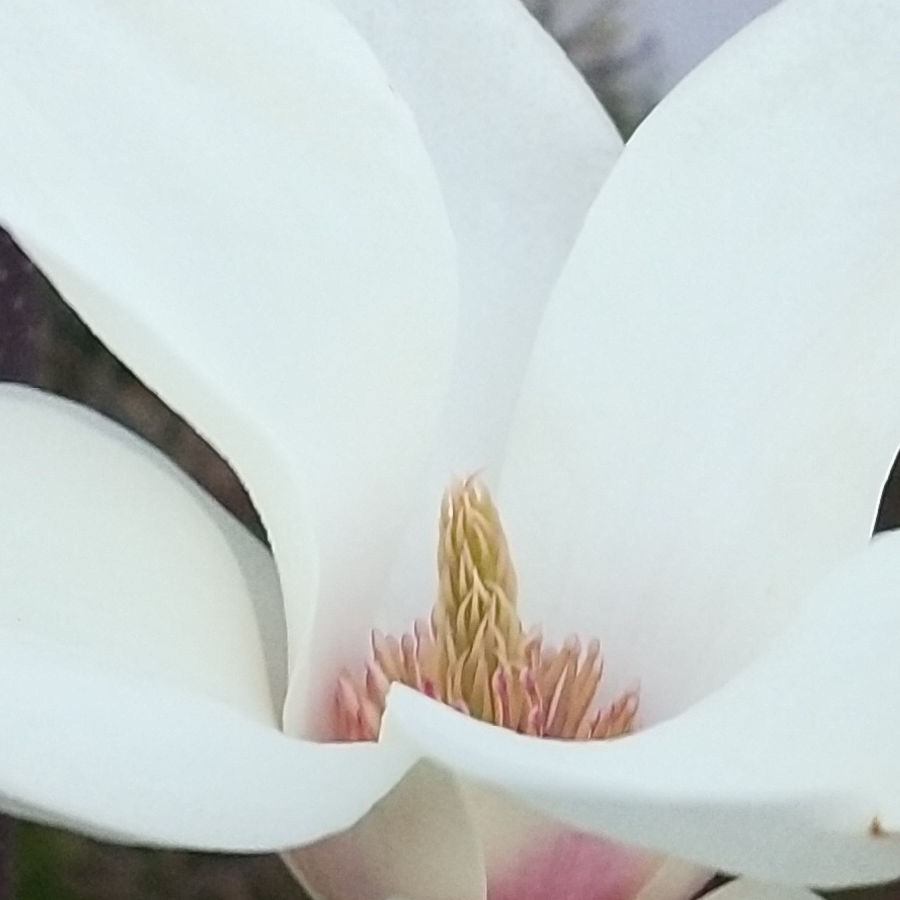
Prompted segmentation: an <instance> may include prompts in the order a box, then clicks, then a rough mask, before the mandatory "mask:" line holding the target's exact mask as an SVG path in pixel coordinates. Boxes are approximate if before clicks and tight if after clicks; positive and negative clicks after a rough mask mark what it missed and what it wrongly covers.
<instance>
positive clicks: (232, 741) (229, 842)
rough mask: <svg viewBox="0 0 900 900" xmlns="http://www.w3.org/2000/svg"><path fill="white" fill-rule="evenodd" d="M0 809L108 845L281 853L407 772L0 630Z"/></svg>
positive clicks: (397, 763) (61, 645)
mask: <svg viewBox="0 0 900 900" xmlns="http://www.w3.org/2000/svg"><path fill="white" fill-rule="evenodd" d="M0 698H2V700H0V729H2V732H3V734H4V740H3V741H2V743H0V798H2V800H0V804H2V806H3V807H4V808H7V809H10V810H12V811H14V812H15V813H16V814H17V815H25V816H28V817H31V818H35V819H38V820H40V821H44V822H49V823H52V824H55V825H58V826H63V827H67V828H74V829H77V830H79V831H83V832H86V833H88V834H92V835H94V836H96V837H99V838H101V839H104V840H116V841H123V842H128V843H140V844H152V845H163V846H176V847H191V848H195V849H206V850H225V851H232V852H256V851H271V850H281V849H284V848H285V847H289V846H294V845H295V844H297V843H305V842H309V841H315V840H317V839H319V838H321V837H323V836H324V835H326V834H330V833H333V832H336V831H341V830H344V829H346V828H348V827H349V826H350V825H352V824H353V823H354V822H355V821H356V820H357V819H359V818H360V817H361V816H362V815H364V814H365V812H366V811H367V810H368V809H369V807H371V806H372V804H373V803H375V802H376V801H377V800H378V799H379V798H380V797H381V796H382V795H384V794H385V793H387V792H388V791H390V789H391V788H392V787H393V785H394V784H395V783H396V782H397V781H398V780H399V779H400V778H401V777H402V775H403V774H404V772H405V770H406V769H407V768H408V766H409V761H408V760H407V759H406V758H405V757H404V756H403V754H402V753H400V752H398V751H397V748H386V747H380V746H379V745H377V744H356V745H328V744H313V743H308V742H305V741H298V740H294V739H292V738H289V737H286V736H285V735H283V734H282V733H281V732H280V731H279V730H278V729H277V728H275V727H272V726H267V725H264V724H262V723H260V722H258V721H254V720H253V719H251V718H248V717H247V716H246V715H244V714H243V713H240V712H237V711H235V710H234V709H232V708H229V707H228V706H227V705H224V704H222V703H219V702H216V701H214V700H210V699H208V698H206V697H203V696H202V695H200V694H199V693H196V692H190V691H185V690H182V689H178V688H172V687H169V686H168V685H166V684H165V683H163V682H162V681H161V680H150V679H146V678H141V677H139V676H137V675H135V674H134V673H132V672H129V671H128V670H127V668H124V667H121V666H118V665H109V664H107V663H106V662H105V661H102V660H98V659H97V658H96V656H95V654H93V653H89V652H83V651H79V650H78V649H76V648H74V647H73V646H71V645H70V644H69V643H66V642H63V641H59V640H54V639H51V638H44V637H43V636H40V635H37V634H35V633H34V632H32V631H26V630H21V629H14V628H6V627H2V628H0Z"/></svg>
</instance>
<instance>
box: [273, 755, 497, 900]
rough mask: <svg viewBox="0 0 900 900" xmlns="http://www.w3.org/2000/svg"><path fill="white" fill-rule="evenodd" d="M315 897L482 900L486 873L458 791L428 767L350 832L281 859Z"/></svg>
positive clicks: (413, 773)
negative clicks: (283, 859)
mask: <svg viewBox="0 0 900 900" xmlns="http://www.w3.org/2000/svg"><path fill="white" fill-rule="evenodd" d="M285 862H287V864H288V866H289V867H290V868H291V870H292V871H293V872H294V873H295V874H296V875H297V877H298V879H299V880H300V881H301V882H302V883H303V885H304V886H305V887H306V888H307V890H309V891H310V893H311V894H312V895H313V896H314V897H322V898H327V900H391V898H394V897H403V898H407V900H484V890H485V881H484V868H483V866H482V863H481V852H480V847H479V843H478V838H477V834H476V831H475V829H474V827H473V825H472V823H471V821H470V820H469V816H468V811H467V808H466V804H465V801H464V798H463V796H462V792H461V790H460V786H459V784H458V783H457V781H456V779H455V778H454V777H453V776H452V775H451V774H450V773H448V772H446V771H443V770H440V769H438V768H436V767H435V766H431V765H429V764H427V763H424V764H420V765H418V766H416V767H415V768H413V769H412V770H411V771H410V772H409V773H408V774H407V776H406V777H405V778H404V779H403V780H402V781H401V782H400V784H399V785H398V786H397V787H396V788H395V789H394V790H393V791H392V792H391V793H390V794H388V795H387V796H386V797H384V798H383V799H382V800H381V801H380V802H379V803H377V804H376V805H375V807H374V808H373V809H372V810H371V811H370V812H369V813H368V815H366V816H365V817H364V818H363V819H362V820H361V821H360V822H358V823H357V824H356V825H355V826H354V827H353V828H351V829H349V830H348V831H346V832H344V833H343V834H338V835H335V836H334V837H330V838H326V839H325V840H324V841H320V842H319V843H316V844H312V845H311V846H309V847H303V848H301V849H299V850H294V851H293V852H291V853H288V854H285Z"/></svg>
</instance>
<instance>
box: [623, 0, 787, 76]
mask: <svg viewBox="0 0 900 900" xmlns="http://www.w3.org/2000/svg"><path fill="white" fill-rule="evenodd" d="M775 3H776V0H625V10H626V11H627V14H628V17H629V18H630V19H631V20H632V22H633V24H634V26H635V28H637V29H640V30H641V31H643V32H647V33H652V34H654V35H655V37H656V38H657V40H658V41H659V60H658V62H659V74H660V77H661V80H662V84H661V86H662V88H663V89H664V90H666V91H668V90H669V89H670V88H671V87H672V86H673V85H674V84H675V83H676V82H677V81H679V80H680V79H681V78H682V76H684V75H685V74H686V73H687V72H689V71H690V70H691V69H692V68H693V67H694V66H695V65H696V64H697V63H698V62H700V60H702V59H703V58H704V57H705V56H707V55H708V54H709V53H710V52H712V51H713V50H714V49H715V48H716V47H718V46H719V44H721V43H722V42H723V41H724V40H725V39H726V38H728V37H730V36H731V35H732V34H734V33H735V32H736V31H737V30H738V29H740V27H741V26H742V25H744V24H745V23H746V22H749V21H750V20H751V19H753V18H754V17H755V16H757V15H759V14H760V13H761V12H763V11H764V10H766V9H768V8H769V7H771V6H774V5H775Z"/></svg>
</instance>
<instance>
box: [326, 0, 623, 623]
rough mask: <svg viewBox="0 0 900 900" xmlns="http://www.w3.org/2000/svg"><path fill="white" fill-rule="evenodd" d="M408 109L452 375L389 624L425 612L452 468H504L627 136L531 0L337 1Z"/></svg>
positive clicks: (457, 471)
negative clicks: (450, 322) (549, 331)
mask: <svg viewBox="0 0 900 900" xmlns="http://www.w3.org/2000/svg"><path fill="white" fill-rule="evenodd" d="M338 5H339V6H340V7H341V8H342V9H343V10H344V11H345V12H347V14H348V16H349V17H350V18H351V21H353V22H354V24H355V25H356V26H357V27H358V28H359V29H360V31H361V32H362V33H363V34H364V35H365V37H366V39H367V40H368V42H369V44H370V45H371V46H372V47H373V49H374V51H375V53H376V54H377V55H378V57H379V59H380V60H381V61H382V63H383V65H384V67H385V69H386V71H387V72H388V74H389V75H390V77H391V79H392V81H393V83H394V85H395V87H396V88H397V90H398V91H399V93H400V94H401V96H402V97H403V98H404V99H405V100H406V101H407V102H408V103H409V105H410V106H411V108H412V110H413V113H414V115H415V117H416V122H417V124H418V126H419V129H420V131H421V133H422V138H423V140H424V142H425V145H426V147H427V148H428V151H429V154H430V156H431V159H432V162H433V163H434V166H435V169H436V171H437V174H438V177H439V179H440V183H441V188H442V191H443V195H444V198H445V202H446V204H447V209H448V211H449V214H450V220H451V224H452V226H453V230H454V233H455V235H456V240H457V244H458V246H459V252H460V269H461V282H462V310H461V316H460V332H459V340H458V342H457V345H456V356H455V362H454V379H453V387H452V389H451V393H450V395H449V397H448V400H447V405H446V407H445V409H444V418H443V425H442V432H441V435H440V438H439V440H438V443H437V451H436V455H435V458H434V459H433V460H432V465H431V470H430V477H429V478H428V479H427V480H426V482H425V484H424V488H423V489H422V491H421V502H420V504H419V507H418V510H417V512H418V515H417V516H416V517H414V519H413V521H412V522H411V523H410V528H409V529H408V532H407V543H406V546H405V548H404V552H403V553H402V554H401V556H400V558H399V562H398V566H397V569H396V571H395V576H394V583H393V585H392V587H391V589H390V592H389V594H390V596H389V609H388V610H386V612H385V617H384V618H382V619H381V620H380V625H381V626H382V627H384V628H399V627H404V628H405V627H407V626H408V625H409V623H410V622H411V621H412V620H413V619H414V618H416V617H418V616H421V615H422V614H423V613H424V612H425V608H423V604H425V605H426V606H427V604H428V602H429V600H430V595H431V590H432V585H433V582H434V573H433V571H432V567H431V561H432V559H433V556H434V542H435V539H436V521H437V517H436V510H437V505H438V503H439V501H440V496H441V493H442V491H443V489H444V488H445V487H446V485H447V482H448V480H449V479H450V477H451V476H453V475H465V474H467V473H469V472H473V471H475V470H480V471H482V472H483V473H484V474H485V475H486V476H487V477H488V478H489V479H491V480H493V478H494V477H495V476H496V475H497V469H498V466H499V463H500V461H501V459H502V455H503V452H504V448H505V446H506V441H507V437H508V433H509V426H510V421H511V416H512V411H513V408H514V401H515V399H516V397H517V396H518V392H519V389H520V385H521V378H522V372H523V371H524V367H525V364H526V362H527V360H528V356H529V353H530V351H531V347H532V343H533V340H534V334H535V331H536V328H537V325H538V322H539V320H540V316H541V313H542V311H543V308H544V305H545V303H546V300H547V297H548V296H549V292H550V290H551V288H552V286H553V284H554V283H555V281H556V279H557V277H558V275H559V271H560V269H561V268H562V265H563V262H564V260H565V257H566V256H567V255H568V253H569V251H570V249H571V247H572V243H573V241H574V239H575V236H576V234H577V233H578V231H579V230H580V228H581V225H582V223H583V221H584V217H585V214H586V213H587V210H588V207H589V205H590V203H591V201H592V199H593V198H594V196H595V195H596V193H597V191H598V189H599V187H600V185H601V184H602V182H603V180H604V179H605V178H606V176H607V174H608V173H609V171H610V169H611V168H612V165H613V163H614V161H615V160H616V159H617V158H618V155H619V153H620V152H621V147H622V140H621V138H620V137H619V134H618V132H617V131H616V129H615V127H614V126H613V124H612V122H611V120H610V119H609V117H608V116H607V115H606V113H605V112H604V111H603V109H602V108H601V107H600V105H599V104H598V103H597V101H596V99H595V98H594V96H593V94H592V93H591V92H590V90H589V89H588V88H587V86H586V85H585V83H584V82H583V80H582V78H581V76H580V75H579V74H578V73H577V71H576V70H575V69H574V68H573V67H572V65H571V64H570V63H569V62H568V60H567V59H566V57H565V55H564V54H563V52H562V51H561V50H560V48H559V47H558V46H557V45H556V44H555V43H554V41H553V40H551V38H550V37H549V36H548V35H547V34H546V33H545V32H544V31H543V29H541V28H540V26H539V25H538V24H537V23H536V22H535V21H534V19H533V18H532V17H531V15H530V14H529V13H528V12H527V11H526V9H525V8H524V7H523V5H522V3H521V2H520V0H429V2H428V3H424V4H423V3H422V2H420V0H338Z"/></svg>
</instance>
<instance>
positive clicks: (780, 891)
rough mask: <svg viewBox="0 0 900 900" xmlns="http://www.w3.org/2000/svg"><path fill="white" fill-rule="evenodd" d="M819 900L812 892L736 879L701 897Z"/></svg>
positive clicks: (753, 899) (734, 899) (711, 899)
mask: <svg viewBox="0 0 900 900" xmlns="http://www.w3.org/2000/svg"><path fill="white" fill-rule="evenodd" d="M707 898H708V900H821V898H820V897H819V896H818V895H817V894H814V893H813V892H812V891H807V890H804V889H803V888H798V887H785V886H784V885H781V884H766V883H764V882H761V881H752V880H751V879H749V878H736V879H735V880H734V881H729V882H728V884H723V885H722V886H721V887H718V888H716V889H715V890H714V891H710V892H709V893H708V894H704V895H703V900H707Z"/></svg>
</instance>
